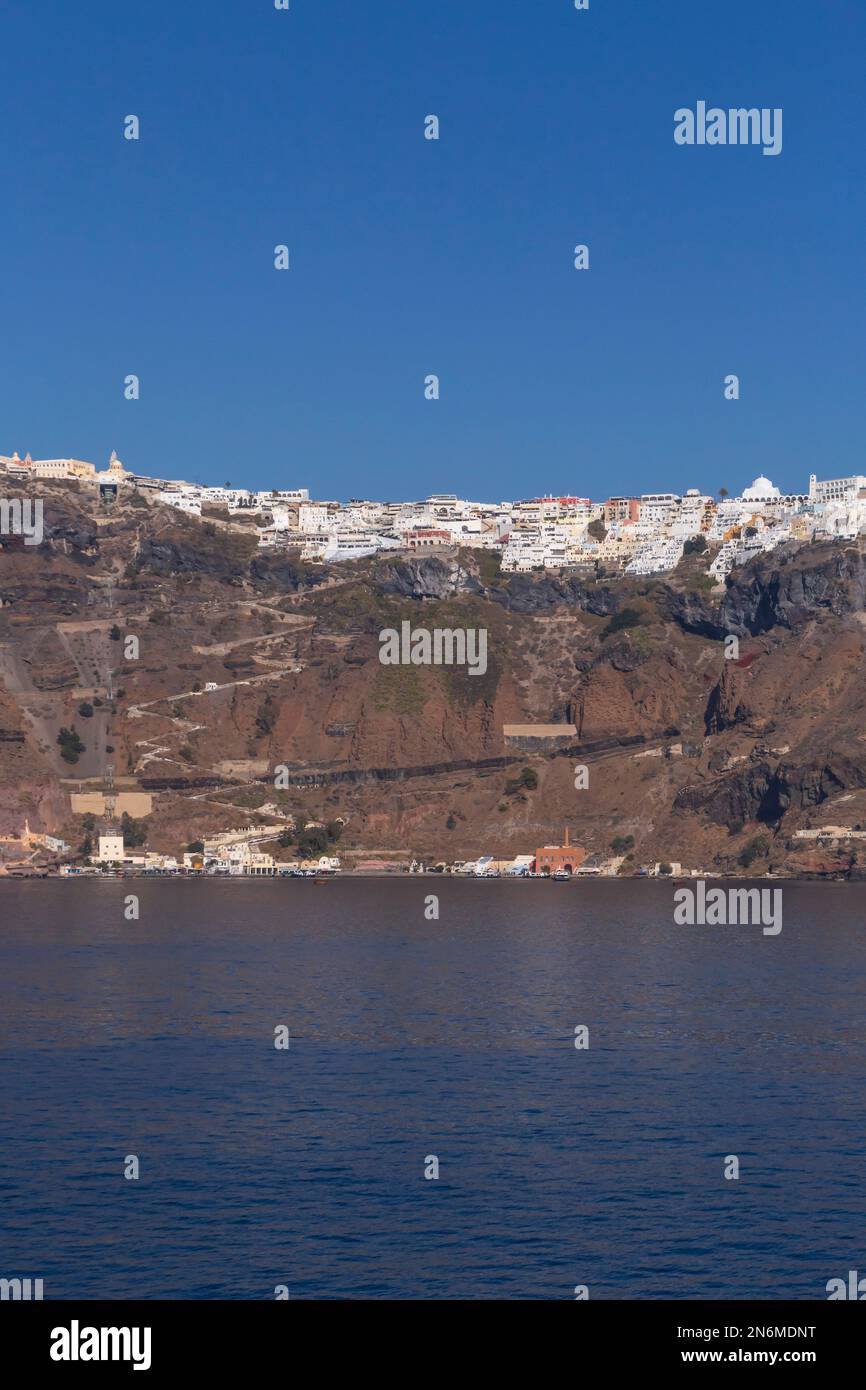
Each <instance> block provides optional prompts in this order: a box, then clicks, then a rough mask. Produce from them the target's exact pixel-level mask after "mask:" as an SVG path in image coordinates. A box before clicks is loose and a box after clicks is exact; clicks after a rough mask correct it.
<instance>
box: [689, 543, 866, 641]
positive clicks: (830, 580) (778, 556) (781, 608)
mask: <svg viewBox="0 0 866 1390" xmlns="http://www.w3.org/2000/svg"><path fill="white" fill-rule="evenodd" d="M864 608H866V569H864V555H863V552H862V550H861V549H860V548H859V547H858V546H855V545H846V546H844V547H843V546H837V545H831V544H823V545H801V546H798V545H788V546H785V547H782V548H780V549H779V550H778V551H773V552H770V553H769V554H767V555H765V556H762V557H759V558H757V559H755V560H753V561H751V562H750V563H749V564H748V565H746V566H744V567H743V568H742V569H741V570H738V571H735V572H734V574H733V575H731V576H730V577H729V578H728V581H727V584H726V588H725V593H724V596H723V597H722V599H721V600H720V601H719V602H711V601H710V600H709V599H707V598H706V597H705V596H703V595H699V594H697V593H695V592H686V593H683V592H681V591H677V590H675V589H668V590H667V591H666V594H665V609H666V612H667V614H668V616H669V617H670V618H671V619H672V620H673V621H674V622H676V623H678V624H679V625H680V626H681V627H683V628H684V629H685V630H686V631H688V632H697V633H700V634H701V635H702V636H706V637H713V638H716V639H720V638H723V637H725V636H726V635H727V634H728V633H733V634H734V635H737V636H741V637H745V636H753V637H755V636H757V635H758V634H760V633H763V632H769V631H770V630H771V629H773V628H775V627H783V628H787V629H789V630H794V629H795V628H797V627H800V626H802V625H803V623H805V622H808V621H809V620H810V619H812V618H818V617H822V616H827V615H833V616H835V617H841V616H843V615H845V614H848V613H862V612H863V610H864Z"/></svg>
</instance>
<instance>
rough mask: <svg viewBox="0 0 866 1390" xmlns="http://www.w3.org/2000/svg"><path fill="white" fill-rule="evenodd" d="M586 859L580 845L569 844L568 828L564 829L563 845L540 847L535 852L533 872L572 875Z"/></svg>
mask: <svg viewBox="0 0 866 1390" xmlns="http://www.w3.org/2000/svg"><path fill="white" fill-rule="evenodd" d="M585 858H586V850H585V849H581V847H580V845H572V844H569V840H568V826H566V827H565V843H564V844H562V845H542V847H541V849H537V850H536V851H535V872H536V873H537V874H555V873H558V872H560V871H564V872H565V873H567V874H573V873H574V871H575V869H579V868H580V866H581V864H582V863H583V861H584V859H585Z"/></svg>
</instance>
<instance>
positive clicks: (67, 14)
mask: <svg viewBox="0 0 866 1390" xmlns="http://www.w3.org/2000/svg"><path fill="white" fill-rule="evenodd" d="M0 40H2V52H3V57H4V82H3V86H2V93H0V151H2V153H0V162H2V166H0V167H2V173H3V188H4V192H5V199H4V202H5V216H4V217H3V223H2V233H0V240H2V256H0V283H2V306H3V331H2V340H0V452H3V453H6V452H11V451H12V450H13V449H18V450H19V451H20V452H21V453H23V452H24V451H25V450H28V449H29V450H30V452H31V453H32V454H33V456H34V457H55V456H66V455H74V456H77V457H83V458H89V459H92V460H94V461H96V462H98V463H104V462H105V461H106V459H107V456H108V452H109V450H110V449H111V448H116V449H117V451H118V453H119V454H120V456H121V458H122V459H123V460H124V462H125V463H127V465H128V466H130V467H132V468H135V469H137V470H140V471H145V472H146V471H150V472H155V473H157V474H159V475H161V476H173V477H177V476H182V477H184V476H185V477H189V478H198V479H200V480H201V481H203V482H223V481H224V480H225V479H231V480H232V481H233V482H234V483H236V484H250V485H257V486H263V487H264V486H266V487H270V486H284V487H292V486H308V487H310V489H311V491H312V492H314V493H315V494H316V495H318V496H323V497H343V498H345V497H348V496H352V495H364V496H383V495H388V496H392V497H416V496H422V495H424V494H426V493H427V492H429V491H432V490H433V489H441V490H448V491H455V492H459V493H461V494H469V495H471V496H476V497H480V498H484V499H490V500H498V499H499V498H501V497H509V496H526V495H531V494H534V493H536V492H540V491H545V490H548V489H551V490H553V491H555V492H560V491H562V492H565V491H568V492H576V493H579V494H581V495H586V494H589V495H592V496H595V497H598V496H604V495H606V494H607V493H608V492H610V491H615V492H619V491H645V490H649V489H654V488H665V489H667V488H670V489H674V490H681V489H684V488H686V487H688V486H690V485H693V486H698V487H702V488H705V489H707V490H709V491H713V492H714V491H715V490H716V489H717V488H718V487H719V486H721V485H723V484H724V485H726V486H728V487H729V488H730V489H731V490H732V491H733V490H734V489H737V488H739V487H740V486H741V485H742V484H743V483H745V482H748V481H750V480H751V478H752V477H753V476H754V475H755V474H757V473H759V472H766V473H768V474H769V475H770V476H771V477H772V478H773V479H774V481H776V482H777V483H779V484H780V485H781V486H783V488H791V489H793V488H800V487H804V486H805V484H806V479H807V476H808V473H809V472H810V471H812V470H813V469H814V470H816V471H817V472H818V474H819V476H821V475H824V476H835V475H837V474H845V473H851V472H855V471H866V459H864V449H863V440H864V390H863V381H862V375H863V370H864V368H863V357H864V354H863V346H864V336H866V335H864V317H866V309H864V304H866V299H864V254H866V253H864V225H866V179H864V161H866V155H864V150H866V140H864V124H866V122H864V56H863V55H864V53H866V5H864V4H863V0H820V2H819V0H728V2H727V3H717V4H705V3H700V2H699V0H652V2H650V0H591V4H590V9H589V10H588V11H585V12H578V11H576V10H575V9H574V7H573V0H291V9H290V10H289V11H288V13H285V12H281V11H276V10H275V9H274V8H273V2H272V0H171V3H169V0H148V3H146V4H145V3H138V4H133V3H126V4H125V3H121V2H120V0H111V2H110V3H109V0H87V2H86V3H80V4H79V3H69V0H40V2H39V3H34V0H4V5H3V10H2V16H0ZM699 99H704V100H706V101H708V102H709V103H710V104H711V105H712V104H716V105H719V106H722V107H729V106H747V107H751V106H757V107H782V108H783V110H784V125H783V132H784V144H783V150H782V153H781V154H780V155H779V156H778V157H776V158H768V157H765V156H763V155H762V153H761V150H760V149H759V148H752V147H747V148H742V147H726V148H721V147H720V148H709V147H704V148H697V147H695V148H683V147H678V146H677V145H675V143H674V140H673V128H674V120H673V114H674V111H675V110H676V109H677V108H678V107H681V106H691V107H694V106H695V104H696V102H697V101H698V100H699ZM131 113H134V114H136V115H138V116H139V117H140V120H141V139H140V141H139V142H138V143H135V142H131V141H127V140H125V139H124V138H123V119H124V117H125V116H126V115H128V114H131ZM431 113H435V114H436V115H438V116H439V118H440V121H441V138H440V140H439V141H438V143H436V142H431V141H426V140H425V139H424V138H423V124H424V118H425V116H427V115H428V114H431ZM283 242H284V243H287V244H288V246H289V247H290V253H291V269H290V270H289V271H288V272H283V273H281V272H277V271H276V270H274V268H273V248H274V246H275V245H276V244H277V243H283ZM578 242H586V243H587V244H588V245H589V247H590V256H591V268H590V270H589V272H577V271H575V270H574V268H573V264H572V262H573V255H572V249H573V247H574V245H575V244H576V243H578ZM130 372H135V373H137V374H138V375H139V376H140V378H141V399H140V400H139V401H136V402H129V401H125V400H124V398H123V379H124V377H125V376H126V375H127V373H130ZM731 372H733V373H737V374H738V375H739V376H740V379H741V399H740V400H739V401H737V402H728V401H726V400H725V399H724V396H723V380H724V377H725V376H726V374H728V373H731ZM428 373H437V374H438V375H439V376H440V378H441V383H442V387H441V390H442V395H441V399H440V400H439V401H438V402H429V401H426V400H425V399H424V394H423V382H424V378H425V376H426V375H427V374H428Z"/></svg>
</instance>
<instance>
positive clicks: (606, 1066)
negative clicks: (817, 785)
mask: <svg viewBox="0 0 866 1390" xmlns="http://www.w3.org/2000/svg"><path fill="white" fill-rule="evenodd" d="M783 891H784V926H783V930H782V932H781V934H780V935H779V936H776V937H769V936H764V935H763V934H762V932H761V930H760V928H759V927H679V926H675V925H674V923H673V902H672V897H673V889H672V887H671V886H670V885H664V884H656V883H648V882H647V883H644V882H634V883H613V882H612V883H591V882H580V883H578V882H575V883H568V884H555V883H544V882H539V881H527V882H517V883H506V882H489V883H485V882H483V881H480V882H462V881H456V880H451V879H445V880H437V879H410V878H403V879H399V880H393V881H383V880H365V881H358V880H344V881H342V882H339V881H337V882H332V883H328V884H326V885H324V886H321V887H318V886H314V885H313V884H312V883H307V882H304V881H300V880H287V881H282V882H276V881H267V880H265V881H260V882H242V881H239V882H197V883H196V882H183V881H181V882H177V881H174V882H173V881H148V880H136V881H123V880H120V879H118V880H108V881H104V882H91V883H85V882H81V883H75V882H63V881H58V880H54V881H45V882H33V883H15V882H6V883H2V884H0V1102H2V1123H0V1276H4V1277H10V1278H11V1277H16V1276H17V1277H31V1278H43V1279H44V1281H45V1297H46V1298H155V1297H168V1298H195V1299H206V1298H248V1299H269V1298H273V1297H274V1290H275V1288H276V1287H277V1286H278V1285H285V1286H287V1287H288V1289H289V1292H290V1297H291V1298H318V1299H322V1298H400V1299H407V1298H408V1299H428V1298H523V1299H526V1298H532V1299H569V1298H572V1297H573V1296H574V1292H573V1291H574V1288H575V1286H576V1285H579V1284H585V1285H587V1286H588V1288H589V1295H590V1298H591V1299H595V1298H599V1299H604V1298H629V1299H651V1298H680V1299H702V1298H719V1297H722V1298H747V1297H748V1298H751V1297H754V1298H765V1299H778V1298H803V1299H814V1298H818V1299H822V1298H826V1291H825V1286H826V1283H827V1280H828V1279H831V1278H835V1277H846V1276H847V1272H848V1270H849V1269H859V1270H861V1271H866V887H862V888H861V887H858V886H856V885H843V884H827V885H824V884H805V885H803V884H801V885H796V886H795V885H785V886H784V889H783ZM130 892H134V893H136V894H138V896H139V898H140V904H141V915H140V919H139V920H138V921H132V922H129V921H126V920H125V918H124V911H123V900H124V897H125V896H126V895H127V894H128V893H130ZM431 893H435V894H437V895H438V897H439V912H440V915H439V920H438V921H431V920H427V919H426V918H425V898H426V897H427V895H428V894H431ZM279 1025H285V1026H286V1027H288V1029H289V1031H290V1046H289V1047H288V1049H287V1050H277V1049H276V1048H275V1047H274V1030H275V1028H276V1027H278V1026H279ZM580 1025H584V1026H586V1027H587V1028H588V1029H589V1047H588V1049H585V1050H577V1049H576V1048H575V1046H574V1040H575V1038H574V1035H575V1027H577V1026H580ZM129 1155H135V1156H136V1157H137V1159H138V1163H139V1174H140V1175H139V1177H138V1179H137V1180H127V1179H126V1178H125V1177H124V1164H125V1160H126V1158H127V1156H129ZM432 1155H435V1156H436V1158H437V1159H438V1163H439V1177H438V1179H433V1180H429V1179H427V1178H425V1176H424V1173H425V1166H429V1164H428V1158H429V1156H432ZM727 1155H736V1156H737V1157H738V1159H739V1165H740V1177H739V1179H738V1180H736V1181H731V1180H726V1179H725V1177H724V1168H725V1159H726V1156H727Z"/></svg>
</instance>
